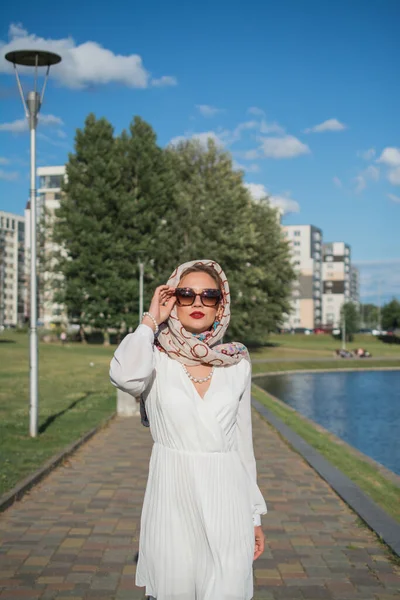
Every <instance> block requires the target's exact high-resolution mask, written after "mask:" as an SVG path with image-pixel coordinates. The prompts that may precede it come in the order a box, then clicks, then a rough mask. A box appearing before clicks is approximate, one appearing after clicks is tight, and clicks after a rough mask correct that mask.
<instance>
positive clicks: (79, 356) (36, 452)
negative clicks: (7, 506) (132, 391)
mask: <svg viewBox="0 0 400 600" xmlns="http://www.w3.org/2000/svg"><path fill="white" fill-rule="evenodd" d="M5 340H10V343H7V342H6V341H5ZM113 350H114V349H113V348H104V347H102V346H81V345H78V344H73V345H72V344H71V345H67V346H64V347H62V346H61V345H55V344H40V347H39V415H40V418H39V428H40V427H41V426H45V430H44V431H43V432H42V433H40V434H39V436H38V437H37V438H34V439H33V438H30V437H29V350H28V334H22V333H20V334H18V333H9V332H7V331H6V332H3V333H2V334H1V336H0V494H2V493H4V492H6V491H7V490H9V489H11V488H12V487H13V486H14V485H16V484H17V483H18V482H19V481H20V480H21V479H23V478H24V477H26V476H27V475H28V474H30V473H32V472H34V471H35V470H36V469H38V468H39V467H40V466H41V465H42V464H43V463H44V462H45V461H46V460H47V459H48V458H49V457H51V456H52V455H54V454H56V453H57V452H59V451H60V450H61V449H62V448H64V447H65V446H67V445H68V444H70V443H72V442H73V441H75V440H77V439H78V438H80V437H81V436H82V435H83V434H85V433H86V432H88V431H90V430H91V429H92V428H93V427H95V426H96V425H98V424H99V423H101V422H102V421H103V420H104V419H105V418H106V417H107V416H109V415H111V414H112V413H113V412H114V411H115V406H116V391H115V389H114V388H113V387H112V386H111V384H110V382H109V377H108V368H109V363H110V359H111V356H112V352H113ZM90 363H93V366H90ZM46 422H47V425H46Z"/></svg>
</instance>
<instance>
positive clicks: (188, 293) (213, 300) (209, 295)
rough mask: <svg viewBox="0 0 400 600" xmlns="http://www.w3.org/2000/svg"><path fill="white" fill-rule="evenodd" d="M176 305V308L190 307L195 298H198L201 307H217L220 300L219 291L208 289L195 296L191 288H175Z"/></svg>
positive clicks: (220, 294)
mask: <svg viewBox="0 0 400 600" xmlns="http://www.w3.org/2000/svg"><path fill="white" fill-rule="evenodd" d="M175 296H176V303H177V304H178V306H192V304H194V301H195V299H196V296H200V300H201V303H202V305H203V306H208V307H212V306H217V304H218V303H219V302H220V300H221V298H222V293H221V290H216V289H208V290H203V291H202V292H201V294H196V292H195V291H194V290H192V288H176V290H175Z"/></svg>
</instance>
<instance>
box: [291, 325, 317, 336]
mask: <svg viewBox="0 0 400 600" xmlns="http://www.w3.org/2000/svg"><path fill="white" fill-rule="evenodd" d="M294 332H295V333H303V334H305V335H310V334H311V333H312V332H313V330H312V329H307V327H295V328H294Z"/></svg>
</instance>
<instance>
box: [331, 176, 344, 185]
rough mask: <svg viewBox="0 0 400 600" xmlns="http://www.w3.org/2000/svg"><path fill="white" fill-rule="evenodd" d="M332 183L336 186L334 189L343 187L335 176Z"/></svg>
mask: <svg viewBox="0 0 400 600" xmlns="http://www.w3.org/2000/svg"><path fill="white" fill-rule="evenodd" d="M332 181H333V183H334V184H335V185H336V187H338V188H341V187H343V184H342V181H341V179H339V177H336V176H335V177H334V178H333V180H332Z"/></svg>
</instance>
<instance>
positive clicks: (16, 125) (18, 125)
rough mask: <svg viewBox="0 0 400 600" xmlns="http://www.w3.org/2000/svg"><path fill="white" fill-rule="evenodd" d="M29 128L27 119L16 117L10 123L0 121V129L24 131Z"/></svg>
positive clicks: (14, 131) (13, 131)
mask: <svg viewBox="0 0 400 600" xmlns="http://www.w3.org/2000/svg"><path fill="white" fill-rule="evenodd" d="M27 130H28V121H27V119H16V120H15V121H10V122H9V123H0V131H11V132H12V133H22V132H23V131H27Z"/></svg>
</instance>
